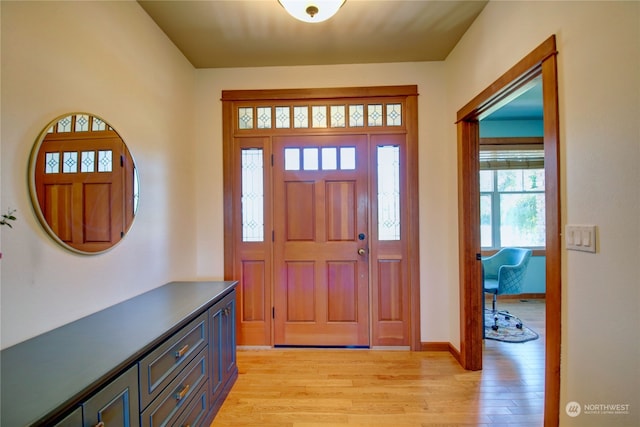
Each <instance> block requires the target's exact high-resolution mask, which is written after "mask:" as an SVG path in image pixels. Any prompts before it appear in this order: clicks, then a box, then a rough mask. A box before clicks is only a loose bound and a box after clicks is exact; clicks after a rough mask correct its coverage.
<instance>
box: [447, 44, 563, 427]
mask: <svg viewBox="0 0 640 427" xmlns="http://www.w3.org/2000/svg"><path fill="white" fill-rule="evenodd" d="M556 55H557V51H556V43H555V36H551V37H549V38H548V39H547V40H546V41H544V42H543V43H542V44H541V45H540V46H538V47H537V48H536V49H534V50H533V51H532V52H531V53H530V54H529V55H527V56H526V57H525V58H523V59H522V60H521V61H520V62H518V63H517V64H516V65H515V66H514V67H512V68H511V69H510V70H508V71H507V72H506V73H505V74H504V75H502V76H501V77H500V78H499V79H498V80H497V81H496V82H494V83H493V84H492V85H490V86H489V87H488V88H487V89H485V90H484V91H483V92H481V93H480V94H479V95H478V96H476V97H475V98H474V99H473V100H471V101H470V102H469V103H468V104H467V105H466V106H464V107H463V108H462V109H461V110H459V111H458V115H457V119H458V121H457V128H458V198H459V212H460V213H459V221H458V223H459V238H460V242H459V247H460V329H461V330H460V361H461V363H462V365H463V366H464V367H465V368H466V369H470V370H480V369H482V339H483V325H482V323H483V322H482V307H483V304H482V302H483V299H484V292H483V289H482V285H481V283H482V266H481V263H480V261H479V260H480V254H481V252H480V250H481V240H480V239H481V237H480V236H481V233H480V221H479V220H478V218H480V192H479V188H480V182H479V181H480V166H479V164H480V162H479V151H480V150H479V146H480V137H479V120H480V119H481V118H482V117H483V116H485V115H487V114H488V113H489V112H490V111H492V110H495V109H496V108H499V106H501V105H504V104H505V103H506V102H508V101H509V99H510V98H511V97H512V96H513V94H514V93H517V92H518V91H519V90H521V89H522V88H523V87H524V86H525V85H528V84H530V83H531V82H532V81H533V80H534V79H535V78H538V77H540V78H541V79H542V97H543V115H544V129H543V133H544V136H543V146H544V180H545V195H544V200H545V253H546V266H545V275H546V289H545V294H546V307H545V323H546V343H545V408H544V423H545V426H556V425H558V422H559V404H560V317H561V316H560V315H561V299H560V298H561V276H560V248H561V238H560V189H559V188H560V186H559V183H560V174H559V128H558V127H559V121H558V90H557V63H556Z"/></svg>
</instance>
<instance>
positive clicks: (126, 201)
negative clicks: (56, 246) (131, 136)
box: [29, 113, 138, 254]
mask: <svg viewBox="0 0 640 427" xmlns="http://www.w3.org/2000/svg"><path fill="white" fill-rule="evenodd" d="M29 189H30V192H31V200H32V202H33V207H34V210H35V212H36V214H37V215H38V219H39V220H40V222H41V223H42V226H43V227H44V228H45V230H47V232H48V233H49V235H50V236H51V237H52V238H53V239H54V240H55V241H57V242H58V243H60V244H61V245H62V246H64V247H65V248H67V249H69V250H71V251H73V252H77V253H81V254H98V253H101V252H104V251H106V250H109V249H111V248H112V247H113V246H115V245H116V244H118V243H119V242H120V241H121V240H122V239H123V237H124V236H125V234H126V233H127V231H128V230H129V228H130V227H131V224H132V223H133V219H134V217H135V214H136V210H137V205H138V174H137V170H136V166H135V163H134V161H133V157H132V156H131V153H130V152H129V149H128V148H127V146H126V145H125V143H124V141H123V140H122V138H121V137H120V135H119V134H118V133H117V132H116V131H115V129H113V128H112V127H111V126H110V125H109V123H107V122H106V121H104V120H103V119H102V118H100V117H98V116H95V115H93V114H88V113H71V114H65V115H63V116H60V117H57V118H56V119H54V120H52V121H51V122H49V123H48V124H47V126H46V127H45V128H44V129H43V131H42V132H41V133H40V135H39V137H38V139H37V140H36V143H35V145H34V146H33V150H32V152H31V160H30V164H29Z"/></svg>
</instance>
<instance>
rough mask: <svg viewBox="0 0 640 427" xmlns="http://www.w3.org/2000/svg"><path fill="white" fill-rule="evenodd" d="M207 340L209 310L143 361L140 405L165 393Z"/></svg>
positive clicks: (144, 404)
mask: <svg viewBox="0 0 640 427" xmlns="http://www.w3.org/2000/svg"><path fill="white" fill-rule="evenodd" d="M207 340H208V327H207V313H203V314H202V315H201V316H199V317H198V318H197V319H195V320H194V321H193V322H191V323H189V324H188V325H187V326H185V327H184V328H182V329H181V330H180V331H178V332H177V333H175V334H174V335H173V336H172V337H171V338H169V339H168V340H167V341H165V342H164V343H163V344H161V345H160V346H159V347H158V348H156V349H155V350H154V351H152V352H151V353H150V354H149V355H148V356H146V357H145V358H144V359H142V360H141V361H140V408H146V407H147V405H149V404H150V403H151V401H153V399H155V398H156V397H157V396H158V395H159V394H160V393H161V392H162V390H163V389H164V388H165V387H166V386H167V385H168V384H169V383H170V382H171V381H172V380H173V379H174V378H175V377H176V375H178V373H179V372H180V370H181V369H182V368H183V367H184V366H185V365H186V364H187V363H188V362H189V361H190V360H191V359H193V357H194V356H195V355H196V354H198V352H199V351H200V350H202V349H203V348H204V347H205V346H206V345H207Z"/></svg>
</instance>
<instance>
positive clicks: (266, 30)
mask: <svg viewBox="0 0 640 427" xmlns="http://www.w3.org/2000/svg"><path fill="white" fill-rule="evenodd" d="M308 1H309V2H312V1H313V0H308ZM138 3H139V4H140V5H141V6H142V8H143V9H144V10H145V11H146V12H147V13H148V14H149V16H150V17H151V18H152V19H153V20H154V21H155V22H156V23H157V24H158V26H159V27H160V28H161V29H162V30H163V31H164V32H165V33H166V34H167V36H168V37H169V39H171V40H172V41H173V43H174V44H175V45H176V46H177V47H178V48H179V49H180V51H182V53H183V54H184V55H185V56H186V57H187V59H188V60H189V61H190V62H191V63H192V64H193V66H194V67H196V68H221V67H261V66H292V65H323V64H369V63H385V62H413V61H441V60H444V59H445V58H446V57H447V55H448V54H449V52H451V50H452V49H453V48H454V47H455V45H456V44H457V43H458V41H459V40H460V38H461V37H462V35H463V34H464V33H465V31H467V29H468V28H469V26H470V25H471V24H472V22H473V21H474V20H475V18H476V17H477V16H478V14H479V13H480V12H481V11H482V9H483V8H484V7H485V6H486V4H487V1H485V0H472V1H453V0H446V1H442V0H439V1H436V0H414V1H400V0H347V1H346V3H345V4H344V5H343V6H342V8H341V9H340V10H339V11H338V13H337V14H336V16H334V17H333V18H331V19H329V20H328V21H325V22H322V23H317V24H307V23H303V22H300V21H298V20H296V19H294V18H293V17H291V16H290V15H289V14H288V13H287V12H286V11H285V10H284V9H283V8H282V7H281V6H280V4H279V3H278V1H277V0H199V1H191V0H162V1H159V0H138Z"/></svg>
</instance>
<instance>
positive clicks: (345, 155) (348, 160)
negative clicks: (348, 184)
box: [340, 147, 356, 170]
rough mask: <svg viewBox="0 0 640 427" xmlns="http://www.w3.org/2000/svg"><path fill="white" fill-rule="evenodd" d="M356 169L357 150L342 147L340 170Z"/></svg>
mask: <svg viewBox="0 0 640 427" xmlns="http://www.w3.org/2000/svg"><path fill="white" fill-rule="evenodd" d="M355 168H356V148H355V147H340V169H342V170H354V169H355Z"/></svg>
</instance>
